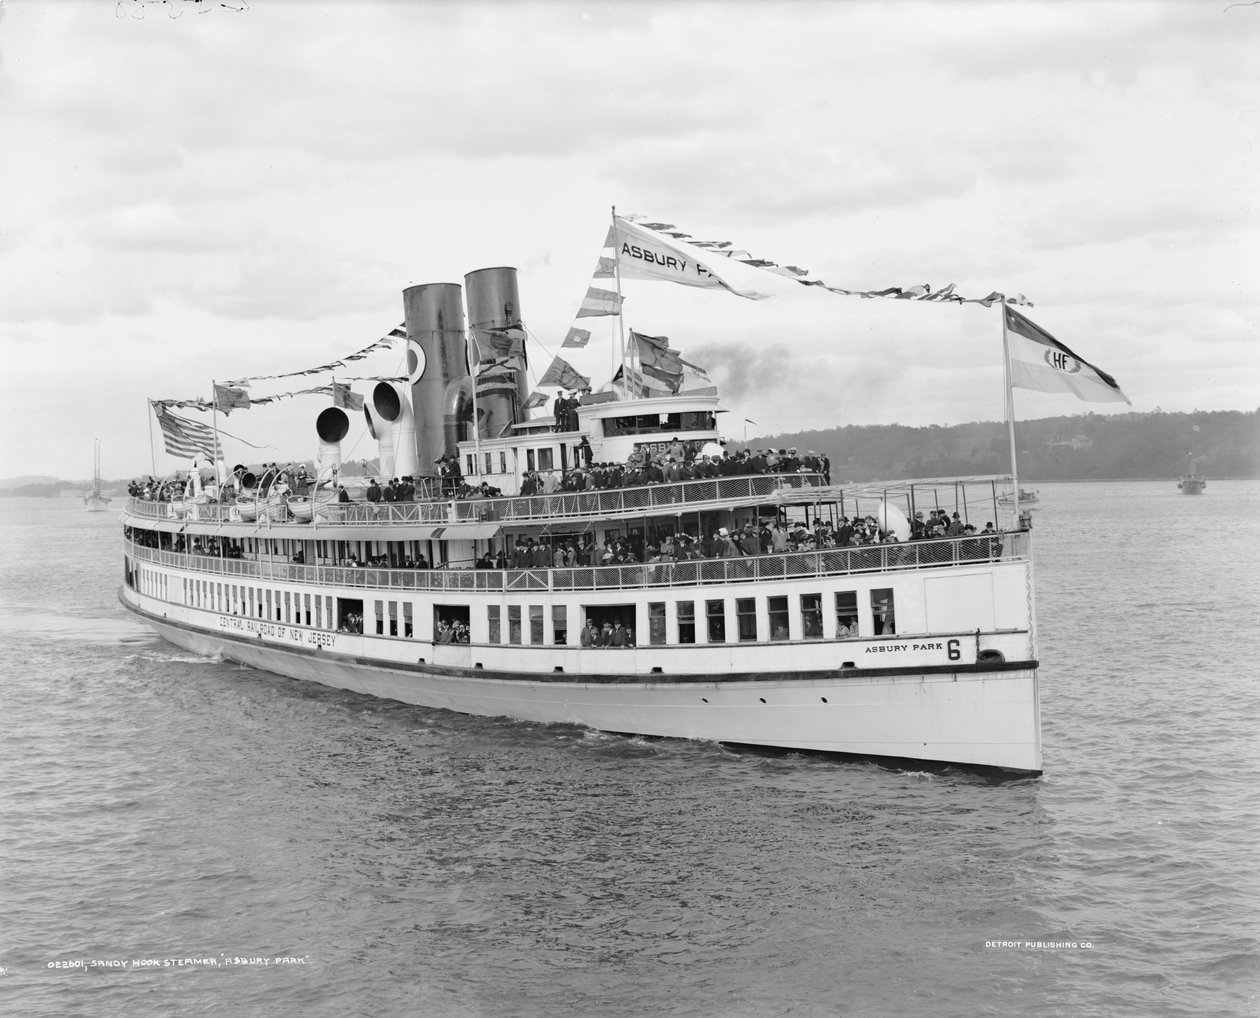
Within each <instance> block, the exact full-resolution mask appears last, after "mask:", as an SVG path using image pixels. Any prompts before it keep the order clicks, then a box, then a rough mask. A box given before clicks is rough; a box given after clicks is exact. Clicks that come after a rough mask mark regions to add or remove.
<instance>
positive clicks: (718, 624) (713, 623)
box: [704, 601, 726, 643]
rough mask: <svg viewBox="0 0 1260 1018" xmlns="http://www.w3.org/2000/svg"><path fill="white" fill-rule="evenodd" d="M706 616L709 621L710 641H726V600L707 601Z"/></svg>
mask: <svg viewBox="0 0 1260 1018" xmlns="http://www.w3.org/2000/svg"><path fill="white" fill-rule="evenodd" d="M704 613H705V616H706V618H707V620H708V623H709V642H710V643H725V642H726V602H725V601H706V602H705V612H704Z"/></svg>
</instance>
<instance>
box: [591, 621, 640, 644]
mask: <svg viewBox="0 0 1260 1018" xmlns="http://www.w3.org/2000/svg"><path fill="white" fill-rule="evenodd" d="M579 640H580V642H581V644H582V646H583V647H633V646H634V630H633V629H631V628H630V627H629V626H623V625H622V624H621V620H620V619H617V620H616V621H615V622H605V623H604V624H603V626H600V625H599V624H598V623H596V622H595V621H594V620H592V619H588V620H587V623H586V625H585V626H583V627H582V632H581V633H580V634H579Z"/></svg>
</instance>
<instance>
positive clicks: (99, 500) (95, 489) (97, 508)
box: [83, 438, 112, 513]
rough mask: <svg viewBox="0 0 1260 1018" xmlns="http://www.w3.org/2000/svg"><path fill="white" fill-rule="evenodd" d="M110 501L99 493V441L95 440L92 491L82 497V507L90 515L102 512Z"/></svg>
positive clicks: (102, 493)
mask: <svg viewBox="0 0 1260 1018" xmlns="http://www.w3.org/2000/svg"><path fill="white" fill-rule="evenodd" d="M111 501H112V499H111V498H110V497H109V496H108V495H106V494H105V493H104V492H102V491H101V440H100V439H99V438H98V439H97V440H96V454H95V457H94V459H93V463H92V490H91V491H89V492H88V493H87V494H86V495H84V496H83V505H84V506H85V507H86V508H87V511H88V512H90V513H99V512H104V511H105V510H106V509H108V508H109V503H110V502H111Z"/></svg>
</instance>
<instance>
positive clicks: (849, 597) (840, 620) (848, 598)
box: [836, 590, 858, 640]
mask: <svg viewBox="0 0 1260 1018" xmlns="http://www.w3.org/2000/svg"><path fill="white" fill-rule="evenodd" d="M857 634H858V614H857V591H856V590H838V591H836V639H837V640H843V639H845V638H846V637H853V636H857Z"/></svg>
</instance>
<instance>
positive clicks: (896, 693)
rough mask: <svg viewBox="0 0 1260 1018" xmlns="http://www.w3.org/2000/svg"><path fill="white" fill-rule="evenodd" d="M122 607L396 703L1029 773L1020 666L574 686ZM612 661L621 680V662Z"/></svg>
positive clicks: (190, 643) (270, 667) (273, 668)
mask: <svg viewBox="0 0 1260 1018" xmlns="http://www.w3.org/2000/svg"><path fill="white" fill-rule="evenodd" d="M122 600H123V603H124V605H125V606H127V607H129V608H131V609H132V610H133V611H136V612H137V614H139V615H140V616H141V617H142V618H143V619H144V620H145V621H146V622H148V623H149V624H150V625H152V626H153V628H154V629H155V630H156V631H157V632H158V634H159V635H161V636H162V637H163V638H164V639H166V640H168V641H170V642H171V643H173V644H175V645H176V646H179V647H182V648H184V649H186V650H190V651H193V652H194V653H197V654H204V655H207V656H215V655H221V656H222V657H223V658H225V659H228V660H232V661H239V662H242V663H244V664H247V665H250V666H252V667H255V668H259V669H263V670H265V671H269V672H274V673H276V674H278V675H284V676H288V677H290V678H295V679H301V680H305V681H312V682H318V683H321V684H323V685H326V686H331V687H333V688H337V689H348V690H353V691H355V692H359V693H365V694H368V695H371V696H376V697H381V698H385V699H391V700H397V701H401V702H403V703H410V704H417V705H421V706H426V707H437V708H445V709H448V710H453V711H458V712H461V713H465V714H475V715H482V716H505V717H511V718H516V719H519V720H523V721H536V722H544V723H550V722H566V723H572V724H579V725H585V726H588V727H590V728H594V729H598V730H601V731H610V732H623V733H634V734H639V735H647V736H662V737H671V738H684V739H698V740H706V741H714V742H724V743H734V744H742V745H750V746H765V747H777V748H784V749H798V750H808V751H816V752H828V753H843V754H853V755H859V756H863V757H874V758H890V759H899V760H918V761H925V762H929V761H930V762H943V763H952V764H962V765H967V766H975V767H992V768H1000V769H1003V770H1009V771H1017V772H1025V773H1033V774H1035V773H1040V772H1041V737H1040V730H1039V723H1038V718H1039V716H1040V711H1039V703H1038V696H1039V694H1038V686H1037V672H1036V667H1035V664H1034V663H1031V662H1030V663H1029V665H1028V667H1011V666H995V667H994V668H992V669H985V668H982V667H981V666H980V665H962V666H959V667H958V668H957V669H956V670H950V669H947V668H941V667H924V668H921V669H916V668H915V667H914V666H913V665H907V666H905V667H900V666H899V667H897V668H871V669H850V670H847V671H845V672H844V673H842V674H839V675H838V674H837V672H836V670H835V669H834V668H832V669H831V670H830V671H829V672H828V671H822V670H819V671H817V672H815V673H814V674H813V675H811V674H809V673H801V672H798V673H794V674H792V675H785V676H777V675H774V674H772V673H769V672H767V674H766V677H765V678H760V677H741V678H740V679H739V680H737V681H729V680H725V679H709V678H703V679H702V678H697V677H695V676H688V677H687V679H686V680H685V681H671V680H670V678H669V677H668V676H661V677H660V679H659V680H658V681H650V682H649V681H640V680H639V679H638V678H636V677H634V676H633V674H631V675H630V676H618V677H616V678H612V677H610V676H608V675H601V676H596V675H593V674H592V675H589V676H587V677H586V678H585V679H584V678H582V677H580V673H574V674H570V675H567V676H565V677H563V679H562V677H561V676H558V675H553V674H546V673H537V674H533V675H530V674H524V673H519V672H518V673H516V674H515V675H513V674H510V673H505V672H502V671H499V672H496V671H490V670H486V671H474V670H472V669H468V668H459V667H448V666H444V665H442V664H439V663H437V661H436V660H433V659H429V660H427V663H426V659H424V658H422V659H420V660H419V661H417V662H415V663H412V662H410V661H408V662H403V661H388V660H384V659H379V660H378V659H374V658H373V657H371V656H369V654H370V647H371V644H372V643H374V642H375V641H371V640H368V639H366V638H360V639H361V641H362V644H363V646H362V647H361V648H359V649H361V650H363V651H364V653H355V652H354V651H355V648H353V647H352V646H350V645H346V652H337V651H329V650H325V649H323V648H321V647H319V646H318V644H316V645H315V646H294V645H292V644H286V643H285V642H282V640H281V639H271V638H270V634H268V637H264V636H262V635H258V634H253V635H252V638H251V636H250V635H238V634H234V633H225V632H223V631H222V630H221V629H220V630H218V631H216V630H214V629H211V628H208V625H213V622H210V623H208V624H207V622H206V621H205V620H201V619H197V620H195V621H194V619H192V618H189V619H188V620H187V621H175V620H172V619H169V618H163V617H159V616H155V615H154V614H152V610H161V608H160V607H159V606H158V605H157V604H150V605H149V607H150V608H151V610H150V611H146V610H144V607H143V606H142V604H141V601H142V600H148V599H142V598H140V597H137V596H136V595H135V592H134V591H131V590H128V589H126V588H124V589H123V592H122ZM211 618H213V617H211ZM220 625H222V620H220ZM278 628H279V629H284V628H285V627H278ZM419 647H420V649H421V651H422V652H427V653H429V654H430V655H432V658H436V659H440V658H441V657H442V654H443V652H450V653H451V655H452V657H451V660H461V658H460V657H459V655H460V654H462V655H463V656H464V657H465V658H466V657H467V655H468V648H466V647H434V646H433V645H429V644H422V645H419ZM573 653H574V654H577V653H579V652H578V651H577V650H576V649H574V651H573ZM581 653H586V654H590V653H595V654H602V656H601V657H600V658H599V660H600V662H601V663H603V662H607V661H609V660H611V659H612V658H611V657H610V655H614V654H625V655H632V656H633V655H637V654H640V653H651V651H650V650H648V649H646V648H644V649H642V650H640V651H635V650H631V651H604V652H599V651H596V652H591V651H586V652H581ZM566 660H570V661H572V660H575V658H573V657H568V658H566ZM576 660H578V661H580V660H581V658H576ZM621 660H625V661H626V662H627V670H628V671H630V672H631V673H633V672H634V670H635V668H634V662H633V661H632V660H631V659H630V658H622V659H621ZM567 671H568V669H566V672H567ZM863 672H865V674H863ZM561 679H562V680H561ZM592 680H593V681H592Z"/></svg>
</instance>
